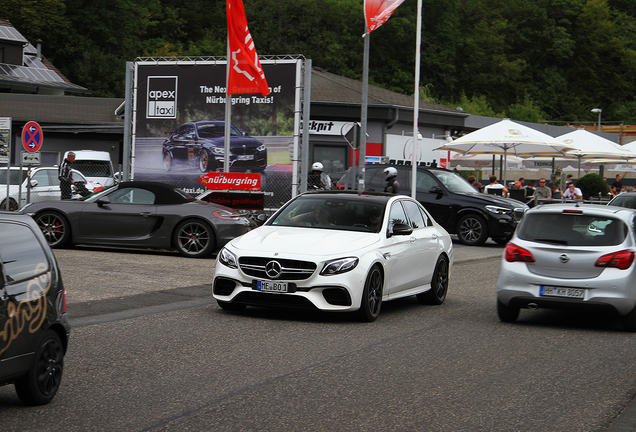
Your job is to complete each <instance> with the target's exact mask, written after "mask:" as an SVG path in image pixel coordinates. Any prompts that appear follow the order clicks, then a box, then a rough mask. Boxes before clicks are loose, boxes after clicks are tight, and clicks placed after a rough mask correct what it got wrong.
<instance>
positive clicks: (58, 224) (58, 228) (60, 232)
mask: <svg viewBox="0 0 636 432" xmlns="http://www.w3.org/2000/svg"><path fill="white" fill-rule="evenodd" d="M35 223H36V224H37V225H38V227H40V230H41V231H42V234H44V238H45V239H46V242H47V243H48V244H49V246H51V248H53V249H60V248H63V247H65V246H67V245H68V243H69V242H70V240H71V226H70V224H69V222H68V220H67V219H66V218H65V217H64V216H62V215H61V214H60V213H57V212H54V211H44V212H42V213H39V214H37V215H36V216H35Z"/></svg>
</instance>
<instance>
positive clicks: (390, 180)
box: [383, 167, 400, 194]
mask: <svg viewBox="0 0 636 432" xmlns="http://www.w3.org/2000/svg"><path fill="white" fill-rule="evenodd" d="M383 172H384V180H385V181H386V186H384V192H388V193H392V194H398V193H400V183H398V182H397V180H396V179H397V169H395V168H393V167H387V168H384V171H383Z"/></svg>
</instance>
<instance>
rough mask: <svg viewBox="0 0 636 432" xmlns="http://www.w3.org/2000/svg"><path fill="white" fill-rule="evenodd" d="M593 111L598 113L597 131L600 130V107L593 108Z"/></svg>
mask: <svg viewBox="0 0 636 432" xmlns="http://www.w3.org/2000/svg"><path fill="white" fill-rule="evenodd" d="M592 112H593V113H598V131H599V132H600V131H601V113H602V112H603V110H602V109H600V108H594V109H593V110H592Z"/></svg>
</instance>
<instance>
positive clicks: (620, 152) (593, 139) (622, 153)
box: [556, 129, 636, 177]
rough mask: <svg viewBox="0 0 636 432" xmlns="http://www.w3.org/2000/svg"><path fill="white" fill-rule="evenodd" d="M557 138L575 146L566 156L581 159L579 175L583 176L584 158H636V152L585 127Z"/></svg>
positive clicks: (624, 159)
mask: <svg viewBox="0 0 636 432" xmlns="http://www.w3.org/2000/svg"><path fill="white" fill-rule="evenodd" d="M556 139H557V140H558V141H559V142H562V143H563V144H567V145H569V146H571V147H573V149H572V150H567V151H566V152H565V155H564V156H565V157H571V158H576V159H578V160H579V165H578V173H577V174H578V177H581V160H582V159H585V160H588V159H605V160H613V161H614V163H620V161H626V160H629V159H636V153H632V152H631V151H630V150H628V149H626V148H623V147H621V146H619V145H618V144H616V143H614V142H612V141H610V140H608V139H606V138H603V137H601V136H598V135H596V134H593V133H592V132H588V131H586V130H585V129H577V130H575V131H573V132H568V133H566V134H565V135H561V136H558V137H556Z"/></svg>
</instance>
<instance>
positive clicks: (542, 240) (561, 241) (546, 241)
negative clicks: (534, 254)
mask: <svg viewBox="0 0 636 432" xmlns="http://www.w3.org/2000/svg"><path fill="white" fill-rule="evenodd" d="M533 241H536V242H539V243H552V244H562V245H566V244H568V241H567V240H555V239H544V238H537V239H534V240H533Z"/></svg>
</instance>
